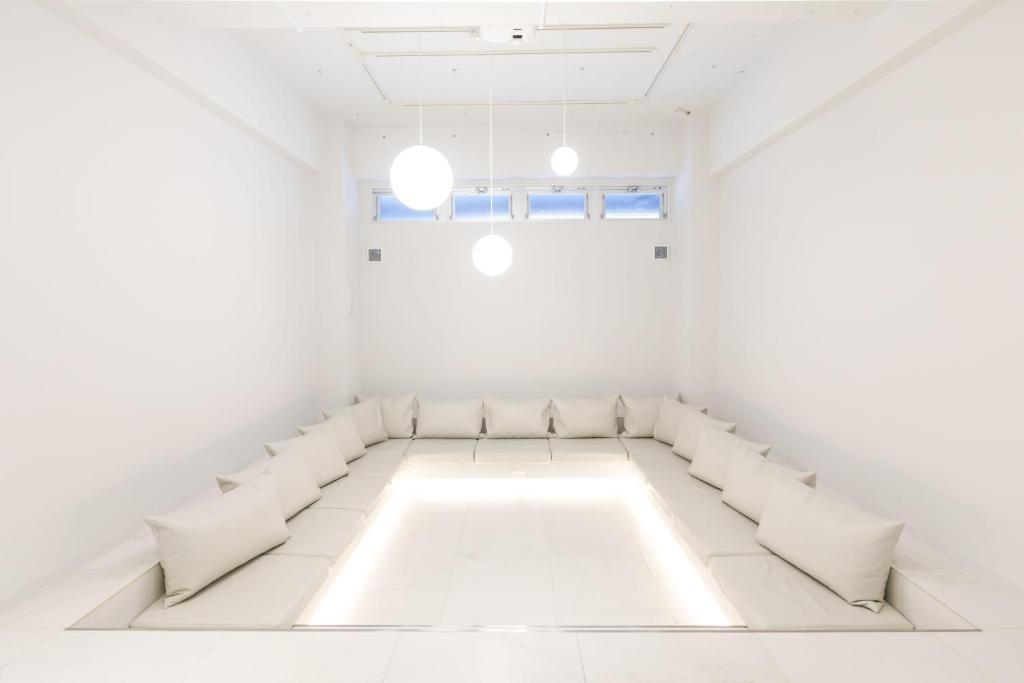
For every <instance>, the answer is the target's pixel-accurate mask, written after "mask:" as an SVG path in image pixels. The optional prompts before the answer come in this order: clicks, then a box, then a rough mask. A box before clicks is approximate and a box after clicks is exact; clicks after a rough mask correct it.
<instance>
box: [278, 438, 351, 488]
mask: <svg viewBox="0 0 1024 683" xmlns="http://www.w3.org/2000/svg"><path fill="white" fill-rule="evenodd" d="M266 449H267V453H269V454H270V456H271V457H273V456H275V455H281V454H282V453H286V452H292V451H294V452H295V453H297V454H299V455H301V456H302V457H303V458H305V459H306V465H307V466H309V471H310V472H312V473H313V478H314V479H316V483H317V485H319V486H326V485H327V484H330V483H331V482H332V481H334V480H335V479H339V478H341V477H344V476H345V475H346V474H348V463H346V462H345V456H343V455H342V454H341V451H340V450H338V441H337V439H335V437H334V431H333V430H328V429H318V430H314V431H312V432H310V433H309V434H304V435H302V436H296V437H294V438H292V439H285V440H284V441H275V442H274V443H268V444H266Z"/></svg>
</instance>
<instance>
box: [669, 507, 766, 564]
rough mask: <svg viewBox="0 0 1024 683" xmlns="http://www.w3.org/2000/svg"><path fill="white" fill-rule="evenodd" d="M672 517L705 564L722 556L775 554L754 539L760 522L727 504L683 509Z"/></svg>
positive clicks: (681, 534) (682, 534)
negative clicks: (753, 520) (712, 558)
mask: <svg viewBox="0 0 1024 683" xmlns="http://www.w3.org/2000/svg"><path fill="white" fill-rule="evenodd" d="M672 516H673V517H674V518H675V527H676V531H677V532H679V535H680V536H682V538H683V540H685V541H686V543H687V545H689V546H690V548H692V549H693V552H694V553H695V554H696V555H697V557H699V558H700V560H701V562H703V563H704V564H707V563H708V559H709V558H711V557H719V556H722V555H769V554H771V551H769V550H768V549H767V548H765V547H764V546H763V545H761V544H760V543H758V542H757V541H755V540H754V533H755V532H756V531H757V524H755V523H754V522H752V521H750V520H749V519H747V518H746V517H744V516H743V515H741V514H740V513H738V512H736V511H735V510H733V509H732V508H731V507H729V506H728V505H726V504H725V503H719V504H718V505H717V506H715V507H711V506H695V507H687V508H681V509H679V510H678V511H677V512H676V511H674V512H673V515H672Z"/></svg>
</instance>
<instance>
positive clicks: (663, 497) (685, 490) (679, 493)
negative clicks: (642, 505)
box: [647, 474, 722, 515]
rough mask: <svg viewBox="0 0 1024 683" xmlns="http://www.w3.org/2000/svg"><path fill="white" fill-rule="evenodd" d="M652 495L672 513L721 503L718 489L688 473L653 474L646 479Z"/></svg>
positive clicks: (716, 505)
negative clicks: (681, 474) (680, 474)
mask: <svg viewBox="0 0 1024 683" xmlns="http://www.w3.org/2000/svg"><path fill="white" fill-rule="evenodd" d="M647 485H648V486H650V488H651V491H652V493H653V494H654V497H655V498H656V499H657V500H658V502H659V503H661V505H662V507H664V508H665V510H666V511H668V512H669V513H670V514H672V515H679V514H683V513H682V511H683V509H684V508H690V507H695V506H703V507H709V506H710V507H718V506H720V505H722V501H721V497H720V494H719V491H718V490H717V489H714V488H712V487H710V486H708V485H707V484H705V483H704V482H702V481H700V480H698V479H695V478H693V477H691V476H690V475H688V474H687V475H683V476H679V475H674V476H672V475H664V474H654V475H651V477H649V478H648V479H647Z"/></svg>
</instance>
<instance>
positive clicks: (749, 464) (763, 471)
mask: <svg viewBox="0 0 1024 683" xmlns="http://www.w3.org/2000/svg"><path fill="white" fill-rule="evenodd" d="M701 438H703V437H701ZM698 450H699V449H698ZM694 462H696V460H694ZM779 477H788V478H790V479H796V480H797V481H799V482H802V483H804V484H807V485H808V486H814V484H815V480H816V477H815V475H814V472H802V471H800V470H794V469H792V468H790V467H785V466H783V465H779V464H778V463H774V462H768V461H767V460H765V459H764V457H763V456H762V455H761V454H759V453H756V452H754V451H746V452H742V453H735V454H734V455H733V457H732V459H731V460H730V461H729V465H728V469H727V470H726V474H725V485H724V486H723V487H722V502H723V503H725V504H726V505H729V506H730V507H732V508H734V509H735V510H737V511H738V512H740V513H742V514H744V515H746V516H747V517H750V519H752V520H754V521H755V522H759V521H761V511H762V510H763V509H764V501H765V500H766V499H767V498H768V492H769V491H770V490H771V488H772V486H773V485H774V484H775V480H776V478H779Z"/></svg>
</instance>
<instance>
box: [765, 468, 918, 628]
mask: <svg viewBox="0 0 1024 683" xmlns="http://www.w3.org/2000/svg"><path fill="white" fill-rule="evenodd" d="M902 532H903V522H897V521H892V520H888V519H883V518H882V517H878V516H876V515H874V514H872V513H870V512H868V511H867V510H864V509H863V508H861V507H860V506H858V505H855V504H853V503H849V502H847V501H845V500H840V499H839V498H835V497H833V496H830V495H828V494H824V493H821V492H820V491H816V490H815V489H812V488H811V487H809V486H807V485H806V484H803V483H801V482H799V481H797V480H796V479H790V478H788V477H781V478H778V479H777V480H776V481H775V483H774V485H773V486H772V488H771V491H769V492H768V498H767V500H766V501H765V504H764V510H763V511H762V513H761V523H760V525H759V526H758V528H757V540H758V542H760V543H761V544H762V545H764V546H765V547H766V548H768V549H770V550H771V551H772V552H774V553H775V554H776V555H778V556H779V557H781V558H783V559H785V560H786V561H788V562H790V563H791V564H793V565H795V566H797V567H799V568H800V569H801V570H802V571H804V572H806V573H807V574H809V575H810V576H813V577H814V578H816V579H817V580H818V581H821V582H822V583H823V584H825V585H826V586H828V587H829V588H831V589H832V590H834V591H835V592H836V593H838V594H839V595H840V596H842V597H843V598H845V599H846V601H847V602H849V603H850V604H852V605H858V606H861V607H866V608H868V609H871V610H875V611H878V610H879V609H881V607H882V599H883V596H884V595H885V582H886V581H887V580H888V578H889V569H890V568H891V567H892V560H893V554H894V553H895V550H896V543H897V541H899V537H900V534H901V533H902Z"/></svg>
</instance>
